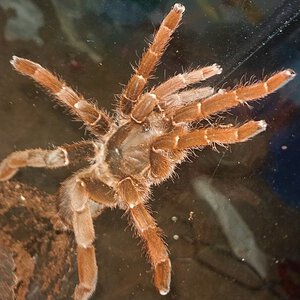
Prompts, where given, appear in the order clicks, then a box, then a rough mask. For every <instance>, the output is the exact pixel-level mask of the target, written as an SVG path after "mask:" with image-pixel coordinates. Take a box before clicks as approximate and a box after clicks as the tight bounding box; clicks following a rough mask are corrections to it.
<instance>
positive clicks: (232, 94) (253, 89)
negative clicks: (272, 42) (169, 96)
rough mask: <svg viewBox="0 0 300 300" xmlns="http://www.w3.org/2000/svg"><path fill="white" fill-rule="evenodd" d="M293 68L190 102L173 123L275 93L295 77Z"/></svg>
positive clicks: (199, 116) (177, 113)
mask: <svg viewBox="0 0 300 300" xmlns="http://www.w3.org/2000/svg"><path fill="white" fill-rule="evenodd" d="M295 75H296V74H295V72H294V71H293V70H290V69H288V70H284V71H281V72H278V73H276V74H274V75H273V76H271V77H270V78H269V79H267V80H265V81H260V82H257V83H255V84H250V85H248V86H241V87H238V88H236V89H233V90H231V91H228V92H224V91H220V92H218V93H217V94H215V95H213V96H211V97H209V98H206V99H204V100H202V101H200V102H197V103H192V104H188V105H186V106H184V107H182V108H179V109H178V110H175V111H174V113H173V123H174V124H178V123H185V122H192V121H195V120H202V119H206V118H208V117H209V116H211V115H213V114H215V113H218V112H221V111H225V110H228V109H230V108H233V107H235V106H237V105H239V104H243V103H247V102H249V101H253V100H257V99H260V98H263V97H265V96H267V95H268V94H270V93H273V92H274V91H276V90H277V89H279V88H280V87H282V86H283V85H285V84H286V83H288V82H289V81H290V80H292V79H293V78H294V77H295Z"/></svg>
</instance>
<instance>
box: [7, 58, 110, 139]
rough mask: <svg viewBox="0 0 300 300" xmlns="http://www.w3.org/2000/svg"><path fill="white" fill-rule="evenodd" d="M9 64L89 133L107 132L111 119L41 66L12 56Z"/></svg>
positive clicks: (102, 133)
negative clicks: (40, 88)
mask: <svg viewBox="0 0 300 300" xmlns="http://www.w3.org/2000/svg"><path fill="white" fill-rule="evenodd" d="M11 64H12V65H13V67H14V68H15V69H16V70H17V71H18V72H20V73H21V74H23V75H26V76H29V77H31V78H32V79H33V80H35V81H36V82H37V83H38V84H40V85H41V86H43V87H44V88H45V89H47V90H48V91H49V92H50V93H51V94H53V95H54V96H55V98H56V99H57V100H58V103H59V104H60V105H63V106H66V107H67V108H69V109H70V111H71V112H72V113H73V114H74V115H75V116H76V117H79V118H80V120H82V121H83V122H84V124H85V125H86V126H87V128H88V129H89V130H90V132H91V133H93V134H95V135H104V134H106V133H107V132H108V131H109V129H110V125H111V119H110V118H109V116H108V115H107V114H106V113H104V112H103V111H101V110H100V109H98V108H97V107H96V106H95V105H93V104H91V103H89V102H87V101H86V100H85V99H84V98H83V97H82V96H81V95H79V94H78V93H76V92H75V91H74V90H73V89H71V88H70V87H68V86H67V85H66V84H65V83H64V82H63V81H62V80H60V79H58V78H57V77H56V76H55V75H53V74H52V73H51V72H49V71H48V70H46V69H45V68H43V67H42V66H41V65H39V64H37V63H34V62H32V61H30V60H28V59H24V58H20V57H17V56H13V59H12V60H11Z"/></svg>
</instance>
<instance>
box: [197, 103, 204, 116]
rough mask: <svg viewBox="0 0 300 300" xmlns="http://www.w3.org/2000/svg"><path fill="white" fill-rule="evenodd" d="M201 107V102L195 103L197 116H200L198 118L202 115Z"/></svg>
mask: <svg viewBox="0 0 300 300" xmlns="http://www.w3.org/2000/svg"><path fill="white" fill-rule="evenodd" d="M201 106H202V105H201V102H198V103H197V110H198V114H199V115H200V116H202V115H203V114H202V107H201Z"/></svg>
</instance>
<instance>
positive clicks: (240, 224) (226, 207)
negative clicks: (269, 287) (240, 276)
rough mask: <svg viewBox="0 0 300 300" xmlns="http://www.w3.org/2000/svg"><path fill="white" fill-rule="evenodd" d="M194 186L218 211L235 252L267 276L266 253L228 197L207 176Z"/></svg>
mask: <svg viewBox="0 0 300 300" xmlns="http://www.w3.org/2000/svg"><path fill="white" fill-rule="evenodd" d="M193 187H194V190H195V192H196V193H197V195H198V196H199V198H201V199H204V200H205V201H206V202H207V203H208V204H209V205H210V207H211V208H212V209H213V210H214V212H215V213H216V215H217V217H218V220H219V223H220V224H221V227H222V230H223V232H224V234H225V236H226V238H227V240H228V243H229V245H230V247H231V249H232V251H233V252H234V254H235V255H236V256H237V257H238V258H240V259H241V260H243V261H246V262H247V263H249V264H250V265H251V266H252V267H253V268H254V269H255V270H256V271H257V272H258V274H259V275H260V276H261V277H262V278H266V277H267V260H266V255H265V254H264V253H263V252H262V251H261V250H260V249H259V248H258V246H257V244H256V241H255V237H254V235H253V233H252V231H251V230H250V229H249V227H248V226H247V224H246V223H245V222H244V220H243V219H242V217H241V216H240V215H239V213H238V212H237V211H236V209H235V208H234V207H233V206H232V205H231V204H230V202H229V201H228V199H227V198H226V197H225V196H224V195H223V194H221V193H220V192H219V191H218V190H216V189H215V188H214V187H213V185H212V184H211V183H210V182H209V179H208V178H206V177H200V178H197V179H195V180H194V181H193Z"/></svg>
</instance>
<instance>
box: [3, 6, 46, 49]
mask: <svg viewBox="0 0 300 300" xmlns="http://www.w3.org/2000/svg"><path fill="white" fill-rule="evenodd" d="M0 6H1V7H2V8H3V9H5V10H8V9H12V10H13V11H15V15H13V16H10V17H9V19H8V21H7V24H6V26H5V31H4V36H5V39H6V40H7V41H14V40H32V41H34V42H35V43H37V44H38V45H42V44H43V40H42V39H41V38H40V37H39V29H40V28H41V27H42V26H43V25H44V16H43V14H42V12H41V10H40V9H39V8H38V7H37V6H36V5H35V4H34V3H32V2H31V1H30V0H13V1H12V0H0Z"/></svg>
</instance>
